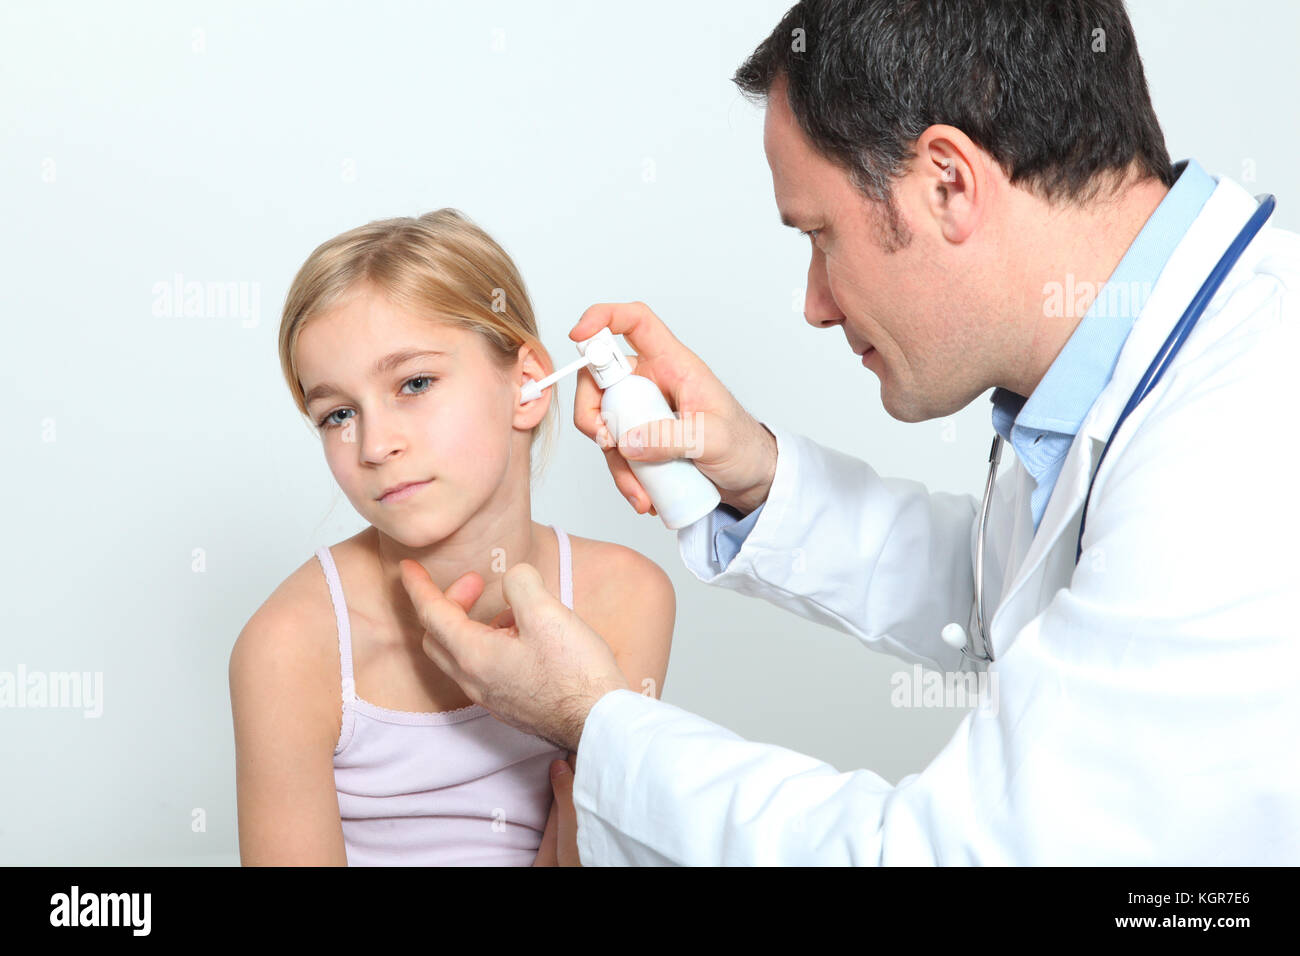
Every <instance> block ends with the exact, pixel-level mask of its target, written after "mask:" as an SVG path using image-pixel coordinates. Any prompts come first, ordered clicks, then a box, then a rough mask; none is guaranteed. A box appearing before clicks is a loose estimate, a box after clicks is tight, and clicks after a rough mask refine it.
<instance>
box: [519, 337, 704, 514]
mask: <svg viewBox="0 0 1300 956" xmlns="http://www.w3.org/2000/svg"><path fill="white" fill-rule="evenodd" d="M577 346H578V352H579V353H580V354H581V356H582V357H581V358H579V359H577V360H576V361H574V362H572V363H570V364H569V365H566V366H565V367H564V368H562V369H560V370H559V371H557V372H554V373H552V374H550V375H548V376H546V378H544V379H542V380H541V381H540V382H525V383H524V387H523V389H522V394H521V396H520V403H521V404H527V403H528V402H531V401H535V400H537V399H538V398H541V396H542V390H543V389H545V388H549V387H550V386H551V385H553V384H555V383H556V382H557V381H559V380H560V379H561V378H563V377H564V376H566V375H568V374H569V373H571V372H576V371H578V370H579V369H581V368H583V367H589V368H590V369H591V374H592V377H594V378H595V379H596V384H597V385H599V386H600V387H601V389H603V390H604V395H603V396H602V397H601V400H600V417H601V418H602V419H603V420H604V422H605V427H606V428H608V429H609V431H610V434H612V435H613V436H614V437H615V438H616V439H617V440H618V441H619V443H622V441H623V436H624V435H626V434H627V433H628V432H629V431H631V430H632V429H633V428H636V427H637V426H638V425H644V424H645V423H646V422H654V421H659V420H661V419H666V418H677V416H676V415H675V414H674V413H673V410H672V409H671V408H669V407H668V402H666V401H665V400H664V396H663V393H662V392H660V391H659V386H658V385H656V384H655V383H654V382H652V381H650V379H648V378H646V377H645V376H643V375H637V374H635V373H634V372H633V371H632V366H631V365H630V364H629V363H628V360H627V356H626V355H624V354H623V352H622V351H621V350H620V349H619V347H618V344H617V343H616V342H615V341H614V335H613V333H611V332H610V331H609V329H608V328H605V329H601V330H600V331H599V332H597V333H596V334H595V335H593V336H592V337H591V338H589V339H584V340H583V341H581V342H579V343H577ZM651 437H653V436H651ZM628 464H629V465H630V466H631V467H632V473H633V474H634V475H636V479H637V481H639V482H641V486H642V487H643V488H645V490H646V492H647V493H648V494H649V495H650V502H651V504H653V505H654V506H655V510H656V511H657V512H659V517H660V518H661V519H663V523H664V524H665V525H666V526H667V527H668V528H669V529H670V530H673V531H676V530H677V529H679V528H684V527H686V526H687V525H690V524H694V523H695V522H696V521H699V520H700V519H701V518H703V517H704V516H705V515H707V514H709V513H710V512H711V511H713V509H714V508H716V507H717V506H718V504H719V502H720V501H721V500H722V496H721V495H720V494H718V489H717V488H716V487H714V485H713V482H711V481H709V479H707V478H705V477H704V475H703V474H701V473H700V470H699V469H698V468H696V467H695V466H694V465H693V464H692V463H691V462H690V460H689V459H686V458H673V459H669V460H667V461H628Z"/></svg>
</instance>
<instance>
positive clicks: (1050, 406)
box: [992, 159, 1216, 530]
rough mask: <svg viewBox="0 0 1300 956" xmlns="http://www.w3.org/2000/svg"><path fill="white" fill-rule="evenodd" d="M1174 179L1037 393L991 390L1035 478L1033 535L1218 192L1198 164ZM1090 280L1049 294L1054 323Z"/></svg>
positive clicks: (1073, 280)
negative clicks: (1157, 291) (1139, 322)
mask: <svg viewBox="0 0 1300 956" xmlns="http://www.w3.org/2000/svg"><path fill="white" fill-rule="evenodd" d="M1174 172H1175V173H1176V174H1177V175H1178V179H1177V181H1176V182H1175V183H1174V185H1173V187H1172V188H1170V190H1169V192H1168V193H1166V194H1165V197H1164V199H1162V200H1161V201H1160V205H1158V206H1157V207H1156V209H1155V212H1153V213H1152V214H1151V217H1150V218H1149V219H1148V220H1147V221H1146V224H1145V225H1144V226H1143V227H1142V231H1141V232H1139V233H1138V235H1137V238H1136V239H1134V240H1133V244H1132V245H1131V246H1129V247H1128V251H1127V252H1125V253H1124V257H1123V258H1122V259H1120V261H1119V265H1117V266H1116V267H1115V271H1114V272H1113V273H1112V274H1111V276H1110V278H1109V279H1107V280H1106V283H1105V284H1104V285H1103V286H1102V287H1101V288H1100V289H1099V290H1097V292H1096V297H1095V298H1094V299H1093V301H1092V304H1091V305H1090V306H1089V307H1088V311H1087V312H1086V313H1084V316H1083V319H1082V320H1081V321H1080V322H1079V325H1078V327H1077V328H1075V330H1074V333H1073V334H1072V335H1071V336H1070V338H1069V340H1068V341H1067V342H1066V343H1065V346H1064V348H1062V349H1061V351H1060V354H1058V355H1057V356H1056V359H1055V361H1053V362H1052V364H1051V366H1050V367H1049V368H1048V369H1047V373H1046V374H1045V375H1044V376H1043V378H1042V381H1040V382H1039V383H1038V385H1037V386H1036V387H1035V388H1034V391H1033V394H1032V395H1030V396H1029V398H1028V399H1025V398H1024V397H1023V396H1021V395H1017V394H1016V393H1015V392H1011V391H1008V390H1007V389H1005V388H996V389H994V390H993V396H992V401H993V427H994V429H995V430H996V431H997V433H998V434H999V435H1001V436H1002V438H1003V440H1005V441H1008V442H1010V443H1011V447H1012V448H1014V449H1015V450H1016V457H1018V458H1019V459H1020V461H1021V463H1022V464H1023V465H1024V466H1025V469H1026V470H1027V471H1028V472H1029V474H1030V476H1031V477H1032V478H1033V479H1034V492H1033V494H1032V495H1031V497H1030V507H1031V509H1032V512H1033V518H1034V530H1037V529H1038V524H1039V522H1040V521H1041V520H1042V518H1043V512H1044V511H1045V510H1046V509H1047V502H1048V499H1050V498H1051V496H1052V489H1054V488H1055V487H1056V480H1057V478H1059V477H1060V474H1061V466H1062V465H1063V464H1064V463H1065V457H1066V454H1067V453H1068V452H1069V450H1070V445H1071V444H1072V443H1073V442H1074V436H1075V435H1077V434H1078V432H1079V426H1080V425H1082V424H1083V420H1084V419H1085V418H1086V417H1087V415H1088V412H1089V411H1090V410H1091V408H1092V406H1093V404H1094V403H1095V402H1096V401H1097V396H1098V395H1100V394H1101V391H1102V389H1104V388H1105V387H1106V384H1107V383H1108V382H1109V381H1110V377H1111V374H1112V373H1113V372H1114V371H1115V365H1116V363H1117V362H1118V361H1119V353H1120V350H1121V349H1123V347H1124V342H1125V341H1126V340H1127V339H1128V334H1129V332H1130V331H1132V329H1133V322H1134V320H1135V319H1136V318H1137V317H1138V315H1139V314H1141V312H1142V309H1143V307H1144V306H1145V305H1146V301H1147V299H1148V298H1149V297H1150V295H1151V290H1152V289H1153V288H1154V286H1155V284H1156V280H1157V279H1159V278H1160V273H1161V272H1162V271H1163V270H1164V267H1165V264H1166V263H1167V262H1168V261H1169V257H1170V256H1171V255H1172V254H1173V251H1174V249H1175V248H1176V247H1177V246H1178V243H1179V242H1180V241H1181V240H1182V238H1183V236H1184V235H1185V234H1186V232H1187V230H1188V228H1190V226H1191V225H1192V222H1193V220H1195V219H1196V217H1197V215H1198V214H1199V213H1200V211H1201V208H1202V207H1203V206H1204V205H1205V202H1206V200H1208V199H1209V198H1210V193H1212V192H1214V188H1215V184H1216V180H1215V179H1214V178H1213V177H1211V176H1210V175H1209V174H1208V173H1207V172H1206V171H1205V170H1204V169H1202V168H1201V166H1200V164H1199V163H1197V162H1196V160H1194V159H1187V160H1183V161H1182V162H1179V163H1176V164H1174ZM1085 278H1086V277H1068V276H1067V277H1066V281H1065V282H1062V283H1055V284H1053V285H1049V286H1047V287H1045V288H1044V289H1043V296H1044V308H1045V310H1047V315H1048V317H1049V318H1050V317H1053V316H1054V315H1055V316H1064V315H1068V314H1069V312H1070V309H1071V307H1072V303H1073V302H1074V301H1077V297H1079V296H1080V295H1081V294H1085V293H1087V294H1090V293H1091V290H1092V288H1094V287H1095V286H1094V287H1089V286H1085V285H1084V279H1085ZM1058 287H1059V288H1058ZM1076 314H1077V313H1076Z"/></svg>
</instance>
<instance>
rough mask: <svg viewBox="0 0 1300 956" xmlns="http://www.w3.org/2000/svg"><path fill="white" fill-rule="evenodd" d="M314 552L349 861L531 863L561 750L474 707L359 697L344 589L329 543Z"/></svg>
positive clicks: (564, 547) (564, 567) (564, 595)
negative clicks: (327, 612) (330, 659)
mask: <svg viewBox="0 0 1300 956" xmlns="http://www.w3.org/2000/svg"><path fill="white" fill-rule="evenodd" d="M551 527H552V528H553V529H554V531H555V536H556V539H557V540H558V542H559V546H560V596H561V599H562V600H563V602H564V605H565V607H568V608H572V607H573V563H572V560H571V555H570V549H569V537H568V535H567V534H565V533H564V532H563V531H562V530H560V529H559V528H557V527H555V526H554V525H552V526H551ZM316 557H317V558H318V559H319V560H320V563H321V567H322V568H324V570H325V579H326V581H328V582H329V589H330V597H331V598H332V599H333V602H334V615H335V618H336V619H337V621H338V631H339V659H340V661H341V664H342V683H343V729H342V732H341V733H340V734H339V741H338V745H337V746H336V747H335V748H334V786H335V790H336V791H337V793H338V798H339V817H340V819H341V820H342V822H343V842H344V846H345V847H346V850H347V858H348V865H349V866H529V865H531V864H532V862H533V860H534V859H535V858H536V856H537V848H538V847H539V846H540V845H541V842H542V832H543V830H545V828H546V818H547V816H548V815H549V813H550V810H551V803H552V800H553V794H552V790H551V781H550V775H549V774H550V765H551V761H552V760H555V759H561V760H562V759H564V756H565V751H563V750H558V749H556V748H555V747H554V746H553V745H551V744H550V743H548V742H547V741H545V740H542V739H541V738H540V737H535V736H533V735H532V734H525V733H523V732H522V731H519V730H516V729H515V728H513V727H511V726H509V725H508V724H505V723H502V722H501V721H499V720H497V719H496V717H494V716H492V714H491V713H489V712H488V710H487V709H486V708H484V707H483V706H482V705H480V704H471V705H470V706H468V707H461V708H458V709H456V710H445V711H436V712H423V713H421V712H414V711H406V710H389V709H388V708H386V707H379V706H377V705H375V704H372V703H370V702H369V701H365V700H362V699H361V698H360V697H358V696H357V695H356V685H355V682H354V681H353V678H352V631H351V628H350V626H349V623H348V609H347V604H346V602H345V601H344V598H343V585H342V583H341V582H340V580H339V573H338V569H337V568H336V567H335V565H334V557H333V555H332V554H331V553H330V549H329V548H328V547H322V548H320V549H319V550H318V551H317V552H316Z"/></svg>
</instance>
